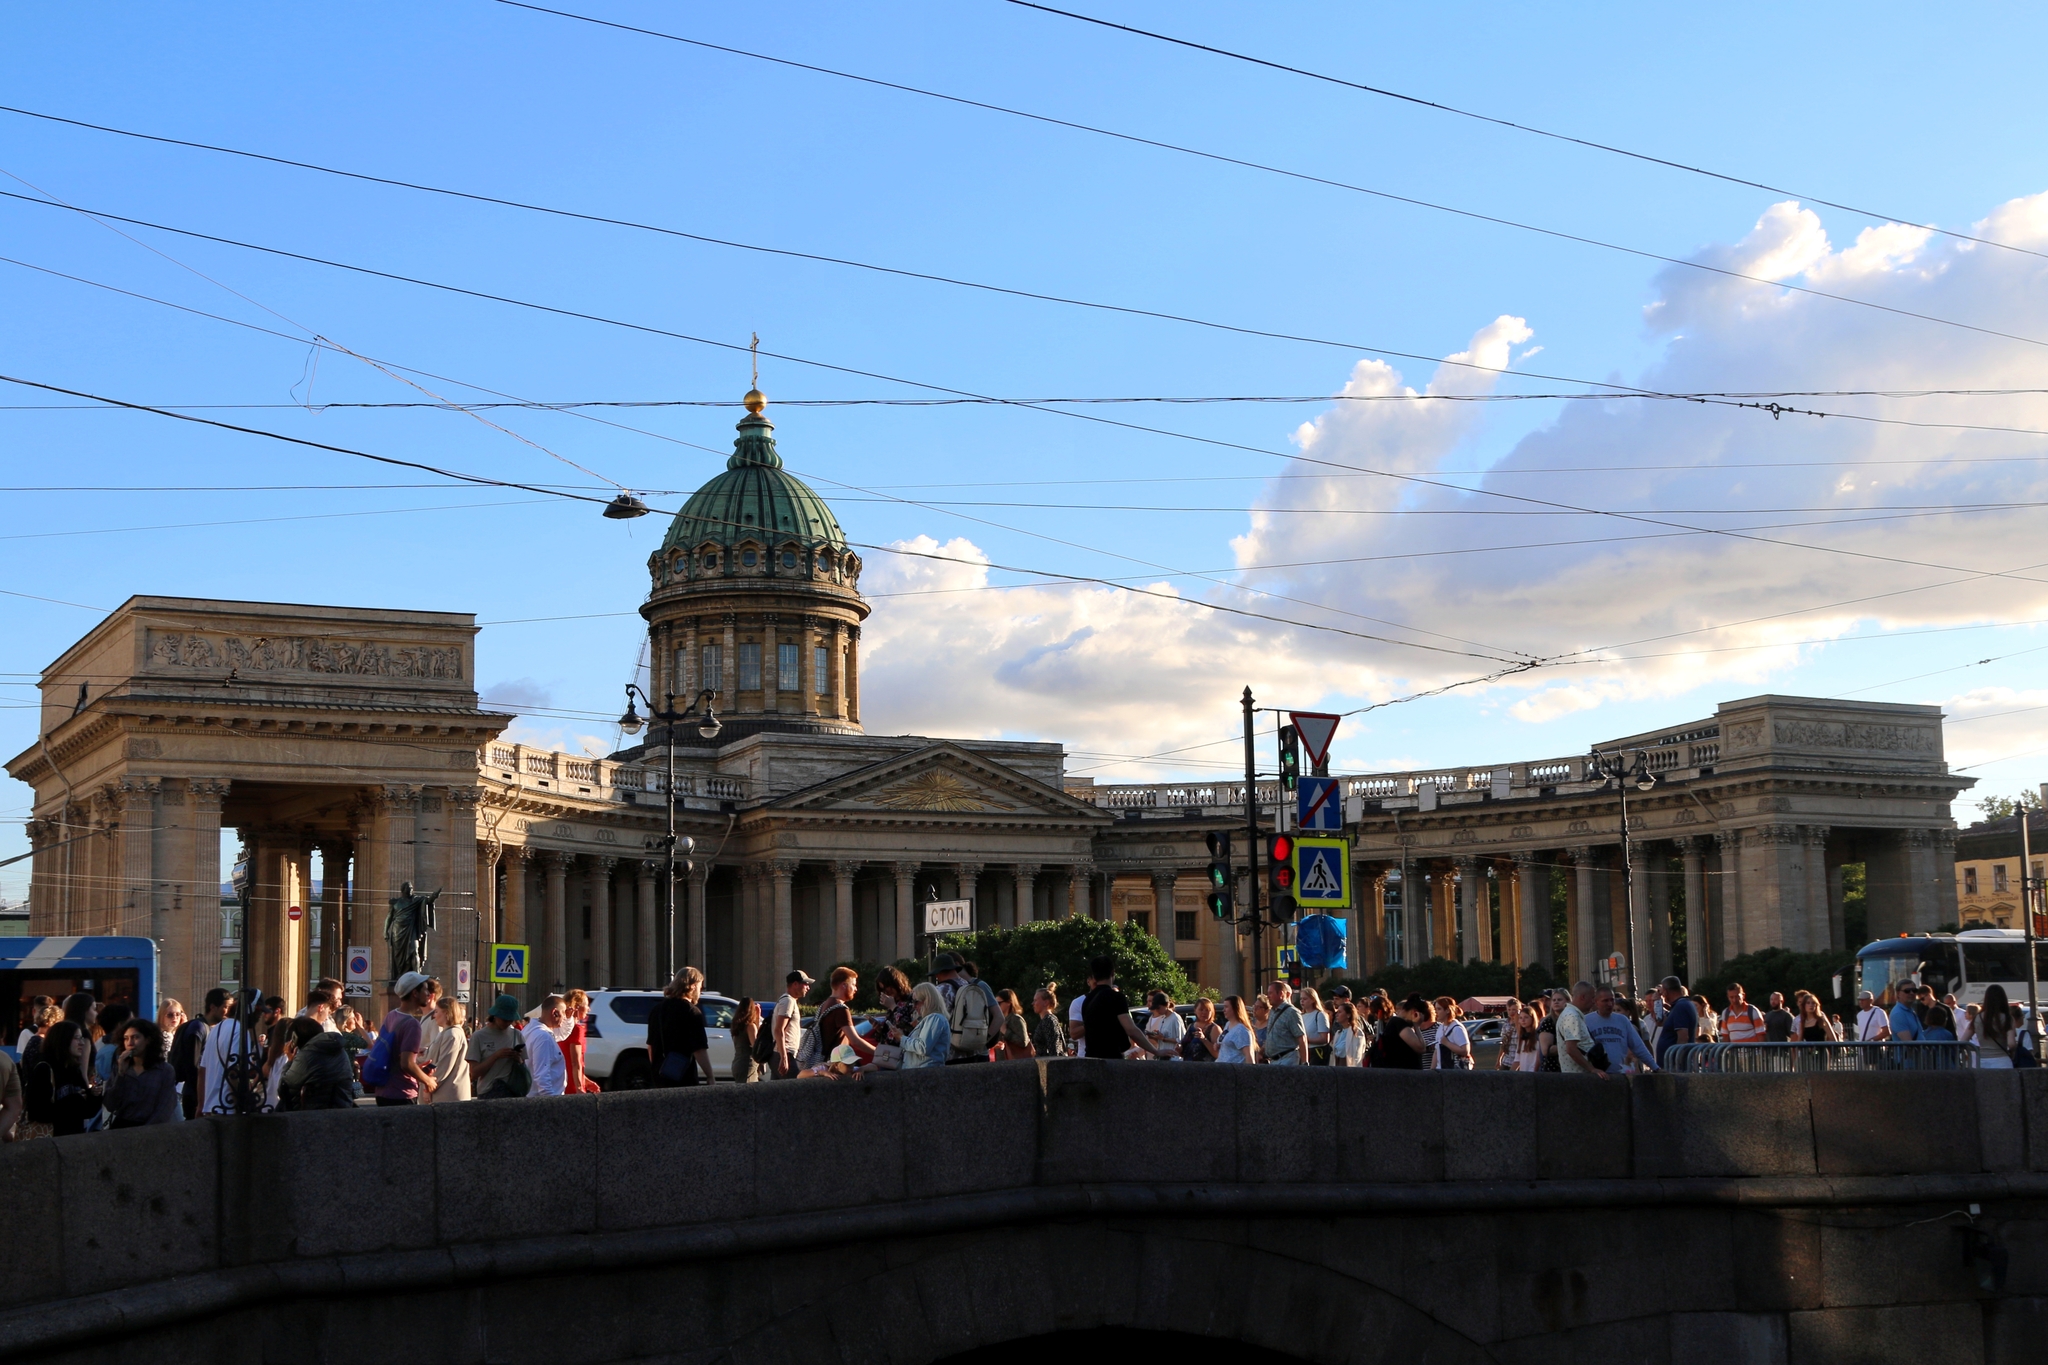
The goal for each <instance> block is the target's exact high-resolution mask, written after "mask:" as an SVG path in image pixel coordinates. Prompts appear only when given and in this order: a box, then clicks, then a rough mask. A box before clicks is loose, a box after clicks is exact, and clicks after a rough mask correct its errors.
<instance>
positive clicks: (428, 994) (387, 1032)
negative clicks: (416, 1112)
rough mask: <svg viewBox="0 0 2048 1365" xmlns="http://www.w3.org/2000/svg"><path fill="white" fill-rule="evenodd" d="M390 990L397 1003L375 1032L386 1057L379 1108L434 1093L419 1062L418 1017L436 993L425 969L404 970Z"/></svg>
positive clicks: (422, 1014)
mask: <svg viewBox="0 0 2048 1365" xmlns="http://www.w3.org/2000/svg"><path fill="white" fill-rule="evenodd" d="M391 993H392V994H393V995H395V996H397V997H398V1003H397V1005H395V1006H394V1007H393V1008H392V1010H391V1012H390V1013H389V1014H387V1015H385V1016H384V1026H383V1029H382V1032H381V1033H380V1034H379V1035H378V1036H379V1040H380V1041H382V1042H383V1044H384V1054H385V1056H386V1057H388V1058H389V1059H390V1070H389V1071H387V1072H386V1073H385V1077H384V1083H383V1084H382V1085H380V1086H378V1087H377V1104H378V1105H379V1106H380V1107H382V1106H384V1105H389V1104H418V1103H419V1102H420V1101H421V1100H422V1099H423V1098H425V1097H426V1096H428V1095H431V1094H433V1093H434V1078H433V1077H432V1076H429V1075H428V1074H427V1073H426V1069H425V1068H424V1067H422V1066H421V1065H420V1037H421V1029H420V1019H421V1017H422V1016H424V1015H425V1014H426V1013H427V1011H428V1010H431V1009H432V1008H434V997H435V996H436V995H438V994H439V992H438V991H436V990H435V989H434V983H433V982H432V981H431V980H430V979H429V978H428V976H427V974H426V973H425V972H407V973H406V974H405V975H404V976H401V977H399V978H398V980H397V981H395V982H393V983H392V986H391Z"/></svg>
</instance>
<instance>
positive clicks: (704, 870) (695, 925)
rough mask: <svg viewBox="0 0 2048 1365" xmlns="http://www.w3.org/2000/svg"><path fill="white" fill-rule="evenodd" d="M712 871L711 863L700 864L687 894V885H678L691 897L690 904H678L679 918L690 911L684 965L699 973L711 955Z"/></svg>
mask: <svg viewBox="0 0 2048 1365" xmlns="http://www.w3.org/2000/svg"><path fill="white" fill-rule="evenodd" d="M712 870H713V869H712V866H711V864H710V863H708V862H705V863H698V864H697V867H696V870H695V871H693V872H691V873H690V879H689V881H688V883H687V885H688V887H689V890H688V891H687V892H683V887H684V885H685V883H683V882H681V881H678V882H677V884H676V890H677V891H678V892H682V893H683V894H686V895H687V896H688V897H689V904H687V905H683V904H678V905H677V906H676V914H677V916H678V917H681V916H682V915H683V913H684V912H685V911H688V930H687V932H686V934H685V942H686V943H687V944H688V949H687V953H686V961H685V962H684V963H683V964H682V965H684V966H693V967H696V968H697V969H698V970H699V971H703V970H704V969H705V968H704V963H705V962H706V961H707V960H708V956H709V953H710V946H709V942H708V934H709V928H708V922H709V920H710V917H711V897H710V895H709V890H710V885H711V873H712ZM671 951H673V950H671ZM671 964H672V965H673V959H671ZM671 975H673V972H671ZM661 984H662V985H663V987H664V988H665V987H666V986H667V985H668V983H667V982H666V981H664V982H662V983H661Z"/></svg>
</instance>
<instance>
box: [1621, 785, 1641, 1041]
mask: <svg viewBox="0 0 2048 1365" xmlns="http://www.w3.org/2000/svg"><path fill="white" fill-rule="evenodd" d="M1616 781H1617V782H1618V783H1619V784H1620V786H1621V894H1622V897H1623V899H1624V901H1625V902H1626V904H1627V910H1628V914H1627V919H1628V961H1627V962H1626V963H1624V964H1623V970H1624V971H1625V972H1626V973H1627V974H1628V998H1629V999H1630V1000H1631V1001H1633V1000H1637V999H1640V998H1641V997H1640V996H1638V995H1637V994H1636V862H1635V859H1634V857H1632V856H1631V855H1630V851H1629V838H1628V778H1627V776H1626V775H1623V776H1620V777H1617V779H1616Z"/></svg>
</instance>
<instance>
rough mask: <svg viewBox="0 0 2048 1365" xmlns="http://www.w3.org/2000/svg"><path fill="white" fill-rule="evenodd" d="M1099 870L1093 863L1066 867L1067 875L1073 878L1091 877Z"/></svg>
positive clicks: (1074, 864)
mask: <svg viewBox="0 0 2048 1365" xmlns="http://www.w3.org/2000/svg"><path fill="white" fill-rule="evenodd" d="M1101 870H1102V869H1101V868H1099V867H1097V866H1096V865H1095V864H1094V863H1073V864H1070V865H1069V866H1068V868H1067V873H1068V875H1069V876H1074V877H1092V876H1094V875H1095V874H1096V873H1098V872H1100V871H1101Z"/></svg>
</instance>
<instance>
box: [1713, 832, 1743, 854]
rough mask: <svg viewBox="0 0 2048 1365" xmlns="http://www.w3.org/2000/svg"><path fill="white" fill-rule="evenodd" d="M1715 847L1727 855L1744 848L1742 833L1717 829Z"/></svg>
mask: <svg viewBox="0 0 2048 1365" xmlns="http://www.w3.org/2000/svg"><path fill="white" fill-rule="evenodd" d="M1714 847H1715V848H1717V849H1719V850H1720V851H1721V852H1723V853H1726V852H1728V851H1729V850H1730V849H1737V850H1739V849H1740V848H1741V847H1742V831H1741V830H1739V829H1717V830H1715V831H1714Z"/></svg>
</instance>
